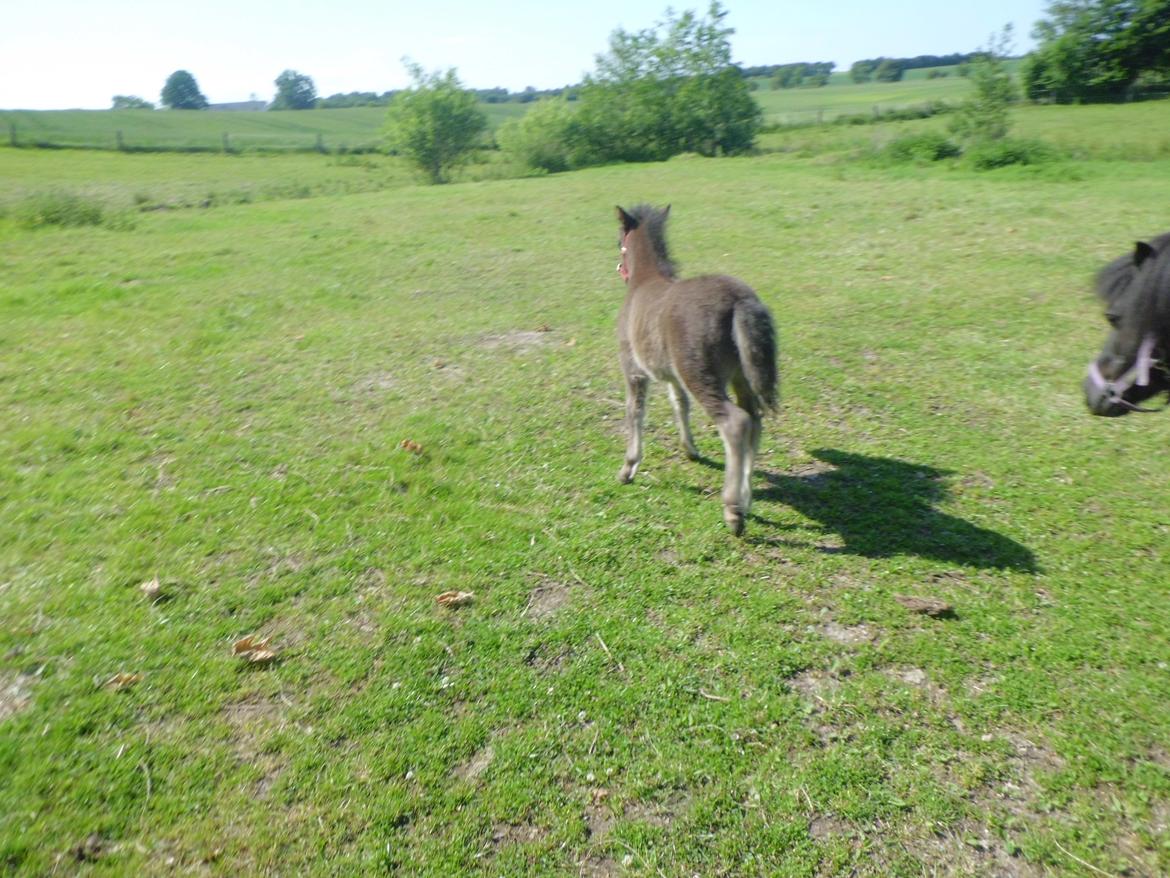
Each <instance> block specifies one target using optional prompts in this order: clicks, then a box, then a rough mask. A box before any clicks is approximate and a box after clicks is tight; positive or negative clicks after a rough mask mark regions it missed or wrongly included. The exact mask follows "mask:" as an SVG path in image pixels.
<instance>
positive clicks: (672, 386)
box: [666, 381, 699, 460]
mask: <svg viewBox="0 0 1170 878" xmlns="http://www.w3.org/2000/svg"><path fill="white" fill-rule="evenodd" d="M666 390H667V393H668V394H669V395H670V405H671V407H672V408H673V409H674V421H675V423H676V424H678V433H679V436H681V437H682V443H683V449H684V450H685V451H686V453H687V457H689V458H690V459H691V460H698V459H699V449H698V448H696V447H695V438H694V437H693V436H692V435H691V398H690V397H689V396H687V392H686V390H685V389H684V388H683V386H682V385H681V384H678V383H676V382H674V381H670V382H668V383H667V385H666Z"/></svg>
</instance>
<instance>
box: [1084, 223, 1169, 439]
mask: <svg viewBox="0 0 1170 878" xmlns="http://www.w3.org/2000/svg"><path fill="white" fill-rule="evenodd" d="M1097 293H1098V294H1099V295H1100V296H1101V298H1102V299H1104V300H1105V317H1106V319H1107V320H1108V321H1109V324H1110V326H1111V327H1112V330H1111V331H1110V333H1109V335H1108V336H1107V337H1106V339H1105V346H1104V347H1103V348H1102V349H1101V353H1100V354H1099V355H1098V356H1097V358H1096V359H1094V360H1093V361H1092V362H1091V363H1089V371H1088V374H1087V375H1086V376H1085V380H1084V391H1085V403H1086V404H1087V405H1088V407H1089V411H1091V412H1092V413H1093V414H1095V415H1102V416H1105V417H1118V416H1120V415H1127V414H1129V413H1130V412H1134V411H1139V412H1148V411H1156V409H1148V408H1144V407H1143V406H1142V405H1141V404H1142V403H1143V402H1145V401H1146V400H1148V399H1151V398H1153V397H1155V396H1157V395H1159V394H1160V393H1164V392H1168V391H1170V372H1168V371H1167V365H1168V363H1170V361H1168V360H1167V355H1168V354H1170V234H1166V235H1161V236H1159V237H1158V238H1155V239H1154V241H1153V242H1152V243H1149V244H1147V243H1146V242H1144V241H1139V242H1138V244H1137V246H1136V247H1135V248H1134V252H1133V254H1132V255H1130V256H1124V257H1122V258H1120V259H1116V260H1114V261H1113V262H1111V263H1109V265H1107V266H1105V268H1103V269H1102V270H1101V272H1100V273H1099V274H1098V275H1097Z"/></svg>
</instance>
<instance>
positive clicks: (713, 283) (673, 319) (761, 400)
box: [662, 275, 779, 415]
mask: <svg viewBox="0 0 1170 878" xmlns="http://www.w3.org/2000/svg"><path fill="white" fill-rule="evenodd" d="M663 324H664V325H663V327H662V331H663V336H664V338H665V339H666V342H667V347H668V349H669V354H670V357H671V360H672V365H673V367H674V372H675V373H676V374H677V375H678V377H679V378H680V379H681V380H682V382H683V383H684V385H686V386H687V388H688V389H689V390H690V391H691V392H692V393H693V394H695V395H696V396H697V397H698V398H699V400H700V401H701V402H703V403H704V404H705V405H706V404H707V403H708V402H709V401H714V400H710V399H709V397H710V396H711V395H712V394H715V395H717V396H720V397H721V396H722V395H723V393H724V390H725V388H726V387H727V385H728V384H729V383H730V384H732V385H735V386H736V388H737V391H739V390H742V389H744V388H743V385H742V384H741V383H740V380H741V378H742V380H743V381H745V382H746V384H747V389H750V391H751V395H752V396H754V397H755V399H756V400H757V401H758V405H757V406H754V407H755V408H758V409H760V411H758V412H753V414H757V415H758V414H762V413H763V411H762V410H763V409H775V408H776V406H777V404H778V395H779V393H778V390H779V378H778V376H777V372H776V348H777V344H776V330H775V326H774V325H773V323H772V316H771V314H769V312H768V309H767V308H766V307H765V306H764V303H763V302H761V301H760V299H759V297H758V296H757V295H756V293H755V291H754V290H753V289H752V288H751V287H749V286H748V285H747V284H745V283H744V282H743V281H741V280H738V279H737V278H734V277H728V276H726V275H708V276H704V277H696V278H690V279H688V280H684V281H678V282H676V283H675V284H674V285H673V286H672V287H671V289H670V293H669V299H668V305H667V307H666V308H665V309H664V312H663Z"/></svg>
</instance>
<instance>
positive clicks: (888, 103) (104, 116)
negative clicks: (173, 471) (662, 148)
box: [0, 75, 968, 152]
mask: <svg viewBox="0 0 1170 878" xmlns="http://www.w3.org/2000/svg"><path fill="white" fill-rule="evenodd" d="M967 89H968V83H967V80H965V79H961V78H960V77H958V76H957V75H955V76H950V77H948V78H946V79H936V80H927V79H925V78H917V77H908V78H907V80H906V81H904V82H895V83H866V84H862V85H856V84H854V83H852V82H850V81H849V80H848V77H847V76H846V77H844V78H840V77H835V78H834V81H833V83H832V84H831V85H829V86H826V87H825V88H819V89H781V90H773V89H771V88H769V87H768V85H767V82H766V81H765V82H764V83H763V85H762V87H761V88H760V89H758V90H757V91H755V92H754V93H753V94H754V96H755V97H756V99H757V101H758V102H759V103H760V106H761V107H762V108H763V110H764V119H765V122H766V123H767V124H770V125H775V124H779V125H792V124H804V123H808V122H816V121H818V120H821V121H832V120H833V119H835V118H836V117H837V116H840V115H854V114H859V113H861V114H865V113H871V112H873V111H874V109H875V108H876V109H879V110H889V109H893V108H898V107H906V106H911V105H915V104H922V103H927V102H929V101H952V102H953V101H956V100H961V99H962V98H963V97H964V96H965V95H966V91H967ZM530 107H531V104H519V103H507V104H482V105H481V108H482V109H483V111H484V113H485V114H486V115H487V117H488V121H489V124H490V126H491V128H492V130H495V129H496V128H498V127H499V126H500V125H501V124H503V123H504V122H505V121H507V120H508V119H512V118H516V117H518V116H522V115H523V114H524V113H526V112H527V111H528V109H529V108H530ZM385 117H386V111H385V109H384V108H381V107H355V108H351V109H341V110H310V111H301V112H283V113H281V112H276V113H274V112H225V111H208V112H176V111H155V112H147V111H142V110H118V111H114V110H102V111H95V110H54V111H43V112H38V111H32V110H0V138H3V139H4V142H6V143H11V142H12V141H13V140H15V142H16V143H18V144H23V145H26V146H27V145H35V144H45V145H53V146H65V147H85V148H96V149H117V148H118V146H119V139H118V138H119V132H121V141H120V142H121V144H122V146H123V147H124V148H128V149H163V150H203V151H220V150H222V149H223V147H224V143H225V137H226V143H227V145H228V147H229V148H230V149H231V150H235V151H238V152H247V151H254V150H312V149H314V148H316V147H317V146H318V144H320V146H321V147H323V148H324V149H326V150H328V151H337V150H339V149H348V150H369V149H371V148H374V147H377V146H378V145H379V144H380V142H381V128H382V125H383V123H384V122H385Z"/></svg>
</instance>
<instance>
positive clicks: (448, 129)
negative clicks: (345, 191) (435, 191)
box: [386, 61, 487, 183]
mask: <svg viewBox="0 0 1170 878" xmlns="http://www.w3.org/2000/svg"><path fill="white" fill-rule="evenodd" d="M406 69H407V70H408V71H409V72H410V76H411V79H412V80H413V85H412V86H411V87H410V88H408V89H406V90H404V91H401V92H399V93H398V94H396V95H395V96H394V100H393V101H391V102H390V109H389V110H388V111H387V114H386V137H387V140H388V141H389V143H390V148H391V149H392V150H394V151H395V152H397V153H399V154H400V155H404V156H406V158H407V159H409V160H410V161H411V162H412V163H413V164H414V165H415V166H416V167H418V168H419V169H420V170H421V171H423V172H424V173H425V174H426V175H427V177H428V178H429V179H430V181H431V182H432V183H445V182H447V180H448V179H450V174H451V171H453V170H454V169H455V168H457V167H459V166H460V165H461V164H463V163H464V162H466V161H467V159H468V157H469V156H470V154H471V151H472V149H473V148H474V147H475V145H476V143H477V142H478V141H479V139H480V137H481V135H482V134H483V132H484V131H485V130H486V129H487V117H486V116H484V114H483V112H482V111H481V110H480V109H479V102H478V101H477V100H476V99H475V95H474V94H472V93H471V92H469V91H467V90H466V89H464V88H463V86H462V84H461V83H460V82H459V78H458V77H457V76H456V75H455V70H454V68H452V69H449V70H448V71H447V72H446V73H443V74H440V73H439V72H438V71H435V72H433V73H426V72H425V71H424V70H423V69H422V67H421V66H419V65H418V64H415V63H413V62H409V61H408V62H406Z"/></svg>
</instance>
